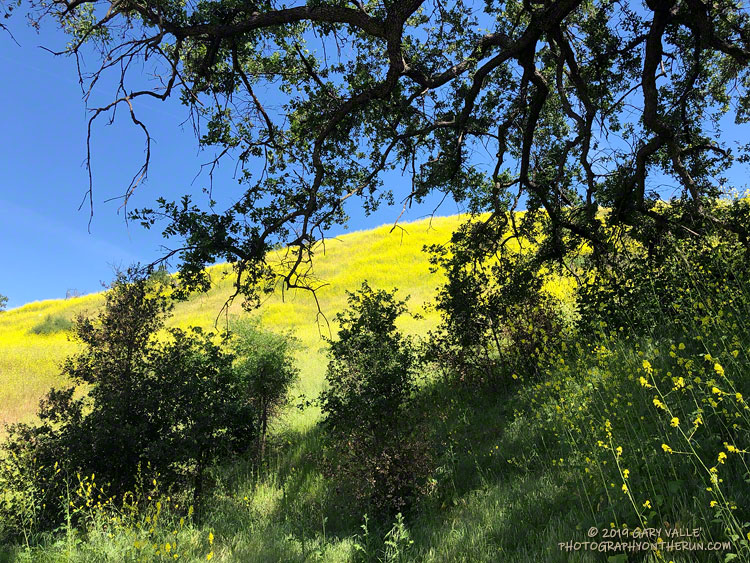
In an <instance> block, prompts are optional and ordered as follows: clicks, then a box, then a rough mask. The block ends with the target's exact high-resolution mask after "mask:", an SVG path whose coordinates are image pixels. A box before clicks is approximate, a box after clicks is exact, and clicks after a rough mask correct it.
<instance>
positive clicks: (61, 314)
mask: <svg viewBox="0 0 750 563" xmlns="http://www.w3.org/2000/svg"><path fill="white" fill-rule="evenodd" d="M460 220H461V219H460V217H459V216H453V217H436V218H433V219H425V220H422V221H416V222H413V223H404V224H402V225H400V226H401V227H402V228H396V229H393V230H392V228H391V227H392V226H391V225H384V226H382V227H379V228H377V229H373V230H369V231H359V232H353V233H350V234H346V235H343V236H341V237H337V238H333V239H328V240H326V243H325V248H323V247H322V246H321V247H320V249H319V250H318V253H317V254H316V258H315V260H316V262H315V273H316V276H317V277H318V278H319V279H320V281H321V282H323V283H325V284H327V285H324V286H323V287H322V288H321V289H319V290H318V291H317V297H318V300H319V302H320V307H321V310H322V312H323V314H324V315H325V316H326V318H327V319H328V320H329V322H330V323H333V318H334V316H335V314H336V313H337V312H338V311H340V310H341V309H342V308H343V307H344V305H345V304H346V291H353V290H355V289H357V288H358V287H359V286H360V284H361V283H362V281H363V280H368V282H369V283H370V285H372V286H373V287H375V288H382V289H392V288H394V287H397V288H398V289H399V294H400V295H401V296H402V297H403V296H406V295H410V296H411V298H410V300H409V304H410V308H411V311H412V312H422V306H423V305H424V303H425V302H426V301H429V300H430V299H431V298H432V297H433V295H434V291H435V288H436V287H437V286H438V285H439V278H438V277H437V276H435V275H431V274H430V272H429V263H428V256H427V255H426V254H425V253H424V252H422V248H423V246H424V245H429V244H435V243H442V242H446V241H447V240H448V239H449V238H450V234H451V232H452V231H453V230H454V229H455V227H456V226H457V225H458V224H459V223H460ZM273 258H274V257H272V258H271V261H273ZM228 271H230V270H229V269H228V268H227V267H226V266H222V265H218V266H215V267H213V268H211V269H210V272H211V275H212V278H213V279H214V281H215V286H214V288H213V289H212V290H211V291H210V292H209V293H207V294H205V295H197V296H195V297H193V298H192V299H190V300H189V301H187V302H183V303H178V304H177V305H176V307H175V310H174V316H173V317H172V319H171V323H170V324H172V325H175V326H180V327H185V326H188V325H193V326H201V327H204V328H212V327H214V326H215V323H217V322H218V323H219V325H220V324H221V322H222V321H224V320H225V319H223V318H221V319H219V318H217V317H218V315H219V312H220V311H221V308H222V305H223V304H224V303H225V301H226V299H227V297H228V296H229V295H230V293H231V278H227V277H226V276H225V275H224V274H226V273H227V272H228ZM101 303H102V297H101V295H100V294H93V295H87V296H83V297H77V298H73V299H68V300H62V299H58V300H46V301H39V302H35V303H30V304H28V305H24V306H23V307H19V308H17V309H12V310H10V311H6V312H5V313H3V314H0V405H2V408H1V409H0V428H1V427H2V426H3V425H4V424H8V423H12V422H16V421H23V420H29V419H31V418H32V417H33V413H34V411H35V410H36V407H37V402H38V400H39V398H40V397H41V396H42V395H43V394H44V393H45V392H46V391H47V389H49V387H50V386H52V385H56V384H60V383H62V382H61V380H60V375H59V364H60V362H61V361H62V360H63V359H64V358H65V357H66V356H67V355H69V354H70V353H72V352H73V351H74V350H75V343H73V342H70V341H69V338H68V335H67V333H66V332H64V331H57V332H52V333H50V334H35V333H34V332H33V330H32V329H33V328H34V327H35V326H38V325H39V324H40V323H44V321H45V319H46V318H47V317H48V316H51V317H52V318H53V319H54V318H62V319H66V320H70V319H72V318H73V317H74V316H75V315H77V314H79V313H81V312H92V311H95V310H96V308H97V307H99V306H100V305H101ZM239 314H246V313H244V312H243V311H242V308H241V306H240V300H239V299H238V300H236V301H235V303H234V304H233V305H232V307H231V309H230V315H239ZM257 314H258V315H259V316H260V318H261V319H262V323H263V325H264V326H265V327H266V328H268V329H270V330H274V331H286V330H291V331H293V332H294V334H295V335H296V336H297V337H298V338H299V339H300V340H301V341H302V350H300V351H299V353H298V356H299V362H300V367H301V369H302V376H301V378H300V384H299V387H300V388H299V391H300V392H302V393H307V394H315V393H316V392H317V391H318V390H319V389H320V385H321V382H322V370H323V367H324V365H325V362H324V361H322V359H323V356H322V346H323V340H322V339H321V334H323V335H325V336H328V335H329V329H328V326H327V325H326V323H325V320H324V319H322V318H320V319H318V316H317V308H316V306H315V302H314V300H313V299H312V297H311V295H310V294H309V292H306V291H299V290H296V291H290V292H286V293H285V294H284V295H283V296H282V295H281V292H276V293H274V294H273V295H270V296H268V297H266V298H265V300H264V302H263V304H262V305H261V307H260V309H259V310H258V312H257ZM435 322H436V318H435V316H434V315H429V314H428V315H426V316H425V318H424V319H422V320H415V319H407V318H405V320H404V325H403V329H404V330H405V331H407V332H410V333H418V332H423V331H425V330H427V328H428V327H431V326H434V324H435ZM330 330H331V332H332V333H333V334H335V327H334V326H333V324H331V327H330ZM0 434H2V430H0Z"/></svg>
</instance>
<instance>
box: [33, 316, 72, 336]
mask: <svg viewBox="0 0 750 563" xmlns="http://www.w3.org/2000/svg"><path fill="white" fill-rule="evenodd" d="M72 328H73V321H71V320H70V319H67V318H65V317H63V316H62V315H47V316H46V317H44V320H43V321H41V322H39V323H37V324H35V325H34V326H33V327H32V328H31V332H33V333H34V334H54V333H56V332H66V331H69V330H71V329H72Z"/></svg>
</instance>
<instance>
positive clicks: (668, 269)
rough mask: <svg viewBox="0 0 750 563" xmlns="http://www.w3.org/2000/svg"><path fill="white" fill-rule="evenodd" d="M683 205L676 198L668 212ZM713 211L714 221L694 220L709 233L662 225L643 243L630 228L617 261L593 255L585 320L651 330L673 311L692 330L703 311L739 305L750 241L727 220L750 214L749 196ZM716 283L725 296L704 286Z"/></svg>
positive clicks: (748, 275) (582, 293) (584, 296)
mask: <svg viewBox="0 0 750 563" xmlns="http://www.w3.org/2000/svg"><path fill="white" fill-rule="evenodd" d="M680 212H681V206H680V205H678V204H675V205H673V206H671V207H670V208H669V209H667V210H666V211H665V214H678V213H680ZM710 214H711V215H712V217H713V222H712V223H710V224H706V225H696V226H694V227H696V229H698V230H700V231H701V232H703V233H704V234H703V235H702V236H698V235H697V234H696V233H695V231H694V230H692V229H683V230H679V231H675V232H663V233H661V234H660V235H659V237H658V238H655V239H654V241H653V242H652V244H650V245H649V246H648V247H643V246H641V245H639V244H637V243H636V242H635V241H634V240H633V237H632V236H631V233H630V232H627V231H625V232H619V233H618V238H619V240H620V241H621V243H620V244H621V248H620V250H619V252H618V253H617V254H616V255H615V256H613V257H612V259H611V260H606V261H599V262H598V263H597V262H592V261H591V260H589V261H587V265H586V266H585V267H587V268H588V271H587V274H586V276H587V278H588V281H587V283H585V284H582V285H581V286H580V288H579V291H578V292H577V303H578V309H579V311H580V313H581V319H580V325H581V327H582V328H583V329H584V330H586V329H590V328H592V327H593V328H597V327H598V325H599V323H601V322H604V323H606V324H607V325H608V326H614V327H626V328H627V329H628V330H634V331H642V332H646V333H651V332H652V331H654V330H655V329H658V328H660V327H661V326H662V325H663V324H664V318H669V319H671V322H674V323H677V324H678V325H679V326H681V327H683V328H684V329H685V330H688V329H689V327H691V326H692V325H693V323H694V321H695V320H696V315H699V316H700V318H704V317H705V314H706V311H708V310H712V309H714V310H715V309H716V308H717V305H718V304H719V303H721V302H722V301H725V302H726V303H725V304H728V305H734V304H735V302H736V301H737V300H738V299H740V298H741V295H742V288H743V287H745V285H746V284H747V283H748V281H750V272H749V271H748V267H747V263H748V259H749V258H750V247H748V246H747V241H745V240H743V239H742V238H741V237H738V236H736V235H734V234H732V233H727V232H726V231H724V230H723V229H722V228H721V227H720V225H721V224H722V223H740V222H747V221H749V220H750V201H749V200H747V199H739V198H738V199H734V200H730V201H722V202H720V203H718V204H716V205H714V206H713V207H712V208H711V209H710ZM714 286H715V287H716V288H717V289H719V290H721V293H720V294H719V295H716V294H715V292H714V290H713V289H712V290H711V291H710V292H706V291H703V290H704V289H705V288H707V287H712V288H713V287H714ZM709 296H710V297H709ZM716 300H719V301H718V302H717V301H716Z"/></svg>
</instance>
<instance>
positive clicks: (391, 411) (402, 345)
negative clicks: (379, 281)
mask: <svg viewBox="0 0 750 563" xmlns="http://www.w3.org/2000/svg"><path fill="white" fill-rule="evenodd" d="M404 312H406V305H405V302H404V301H399V300H397V299H396V298H395V297H394V294H393V293H389V292H386V291H383V290H373V289H372V288H370V286H369V285H368V284H367V283H366V282H364V283H363V284H362V287H361V289H360V290H358V291H357V292H356V293H350V294H349V309H347V310H345V311H343V312H342V313H339V314H338V315H337V317H336V320H337V321H338V322H339V324H340V328H339V333H338V339H337V340H335V341H332V342H331V349H330V362H329V364H328V371H327V374H326V381H327V382H328V389H326V390H325V391H323V392H322V393H321V395H320V404H321V409H322V411H323V415H324V420H323V423H324V425H325V426H326V428H327V429H328V430H329V432H330V434H331V436H332V437H333V440H334V446H333V454H332V458H333V472H334V474H336V475H337V477H338V478H340V479H341V481H342V482H343V483H344V484H345V486H346V487H347V489H348V492H349V493H351V494H353V495H354V496H355V498H357V499H358V500H359V501H360V503H362V505H363V506H364V507H367V506H369V507H370V508H371V509H372V511H373V512H375V513H376V514H377V516H383V515H391V514H395V513H396V512H398V511H399V510H401V509H403V508H404V507H406V506H408V505H409V503H410V502H412V501H413V498H414V496H415V495H416V494H417V493H418V491H419V490H420V487H421V486H423V483H422V481H423V480H424V478H425V477H426V471H427V470H428V459H427V453H426V451H425V444H424V443H423V442H422V439H421V438H420V436H419V433H418V432H419V430H418V429H419V424H418V420H415V417H414V412H412V410H411V408H410V405H411V400H412V397H413V393H414V391H415V371H414V370H415V368H416V358H415V352H414V349H413V344H412V343H411V342H410V340H408V339H407V338H405V337H404V336H402V335H401V333H400V332H399V331H398V330H397V328H396V324H395V323H396V319H397V318H398V317H399V316H400V315H401V314H403V313H404Z"/></svg>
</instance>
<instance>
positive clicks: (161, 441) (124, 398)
mask: <svg viewBox="0 0 750 563" xmlns="http://www.w3.org/2000/svg"><path fill="white" fill-rule="evenodd" d="M164 291H165V288H164V287H163V286H161V284H159V283H154V282H153V281H152V280H149V279H146V278H143V277H141V276H140V275H139V274H137V273H135V272H133V271H130V272H128V273H127V274H119V275H118V277H117V279H116V280H115V282H114V283H113V284H112V286H111V288H110V289H109V291H108V292H107V293H106V294H105V306H104V309H103V310H102V311H101V312H100V313H99V315H98V316H97V317H96V318H95V319H89V318H86V317H84V316H80V317H79V318H78V319H77V320H76V325H75V335H76V337H77V338H78V339H79V340H80V341H81V342H82V344H83V351H82V352H80V353H79V354H77V355H75V356H73V357H71V358H69V359H68V360H67V361H66V363H65V365H64V368H63V370H64V372H65V373H66V374H67V375H69V376H70V378H71V379H72V380H73V382H74V383H76V384H77V385H85V387H82V388H81V389H83V390H85V391H84V394H83V395H82V396H81V394H80V393H79V392H77V391H76V388H75V387H68V388H66V389H61V390H60V389H52V390H50V392H49V393H48V394H47V396H46V397H45V398H44V399H43V400H42V401H41V403H40V409H39V413H38V415H39V418H40V420H41V424H40V425H36V426H31V425H27V424H16V425H13V426H11V427H10V428H9V436H8V438H7V440H6V442H5V443H4V444H3V450H4V452H5V454H6V456H5V460H4V461H3V465H2V471H0V479H2V480H3V482H4V485H5V487H7V489H8V490H10V491H25V492H24V493H18V494H16V500H12V501H11V502H6V503H5V505H3V506H2V511H3V514H2V516H3V519H4V520H5V521H6V522H14V523H15V524H16V526H17V527H18V528H22V529H25V528H24V526H26V524H28V522H27V523H26V524H25V523H24V522H21V521H19V520H18V519H16V518H14V517H13V514H14V513H15V512H16V511H17V510H18V506H17V502H18V498H20V497H24V500H23V502H24V503H26V504H29V503H32V504H33V506H32V510H31V511H30V512H29V513H28V515H27V516H25V518H27V520H29V522H30V523H31V524H33V525H32V526H31V527H33V528H34V529H48V528H50V527H53V526H56V525H57V524H59V523H60V522H61V519H62V518H63V515H64V514H65V511H66V509H67V508H66V506H63V504H64V503H61V502H60V501H61V500H63V499H65V498H66V491H67V489H68V488H69V486H70V481H71V480H72V478H73V476H74V475H76V474H77V473H82V474H84V475H92V477H91V479H92V480H93V479H94V477H93V475H96V479H97V482H98V483H100V484H101V485H100V487H101V493H102V495H106V497H107V498H108V497H120V496H122V495H123V494H125V493H126V492H128V491H133V490H135V489H136V488H138V487H142V486H143V485H144V483H143V482H142V481H143V479H150V478H151V477H156V476H158V477H159V479H160V481H161V482H162V483H163V485H164V486H165V487H167V488H171V487H174V488H179V487H184V486H185V485H191V486H192V487H193V488H194V491H195V496H196V497H199V496H200V494H201V492H202V486H203V480H204V472H205V470H206V468H207V467H208V466H210V465H211V464H212V463H213V462H214V461H215V460H216V459H218V458H219V457H220V456H225V455H227V454H231V453H237V452H242V451H245V450H246V449H247V448H249V447H250V446H251V445H252V444H253V441H254V439H255V426H254V421H255V420H256V416H255V410H254V407H253V405H252V404H251V402H250V401H249V399H248V397H247V395H246V390H245V389H244V388H243V387H242V386H241V385H240V382H239V381H238V379H237V377H236V376H235V372H234V369H233V366H232V363H233V360H234V358H233V356H232V355H231V354H228V353H226V352H225V351H224V350H222V348H221V347H220V345H219V344H217V343H215V342H214V340H215V337H214V335H212V334H210V333H204V332H203V331H202V330H201V329H199V328H193V329H189V330H186V331H185V330H180V329H176V328H173V329H170V330H168V331H167V334H165V335H164V336H163V337H159V336H158V335H157V333H158V331H159V330H160V329H161V328H162V326H163V322H164V318H165V316H166V314H167V313H168V311H169V309H170V305H169V301H168V298H167V297H166V296H165V295H164ZM5 487H4V488H5ZM24 487H25V489H24ZM29 487H31V490H29ZM19 494H20V497H19ZM26 495H28V496H26Z"/></svg>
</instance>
